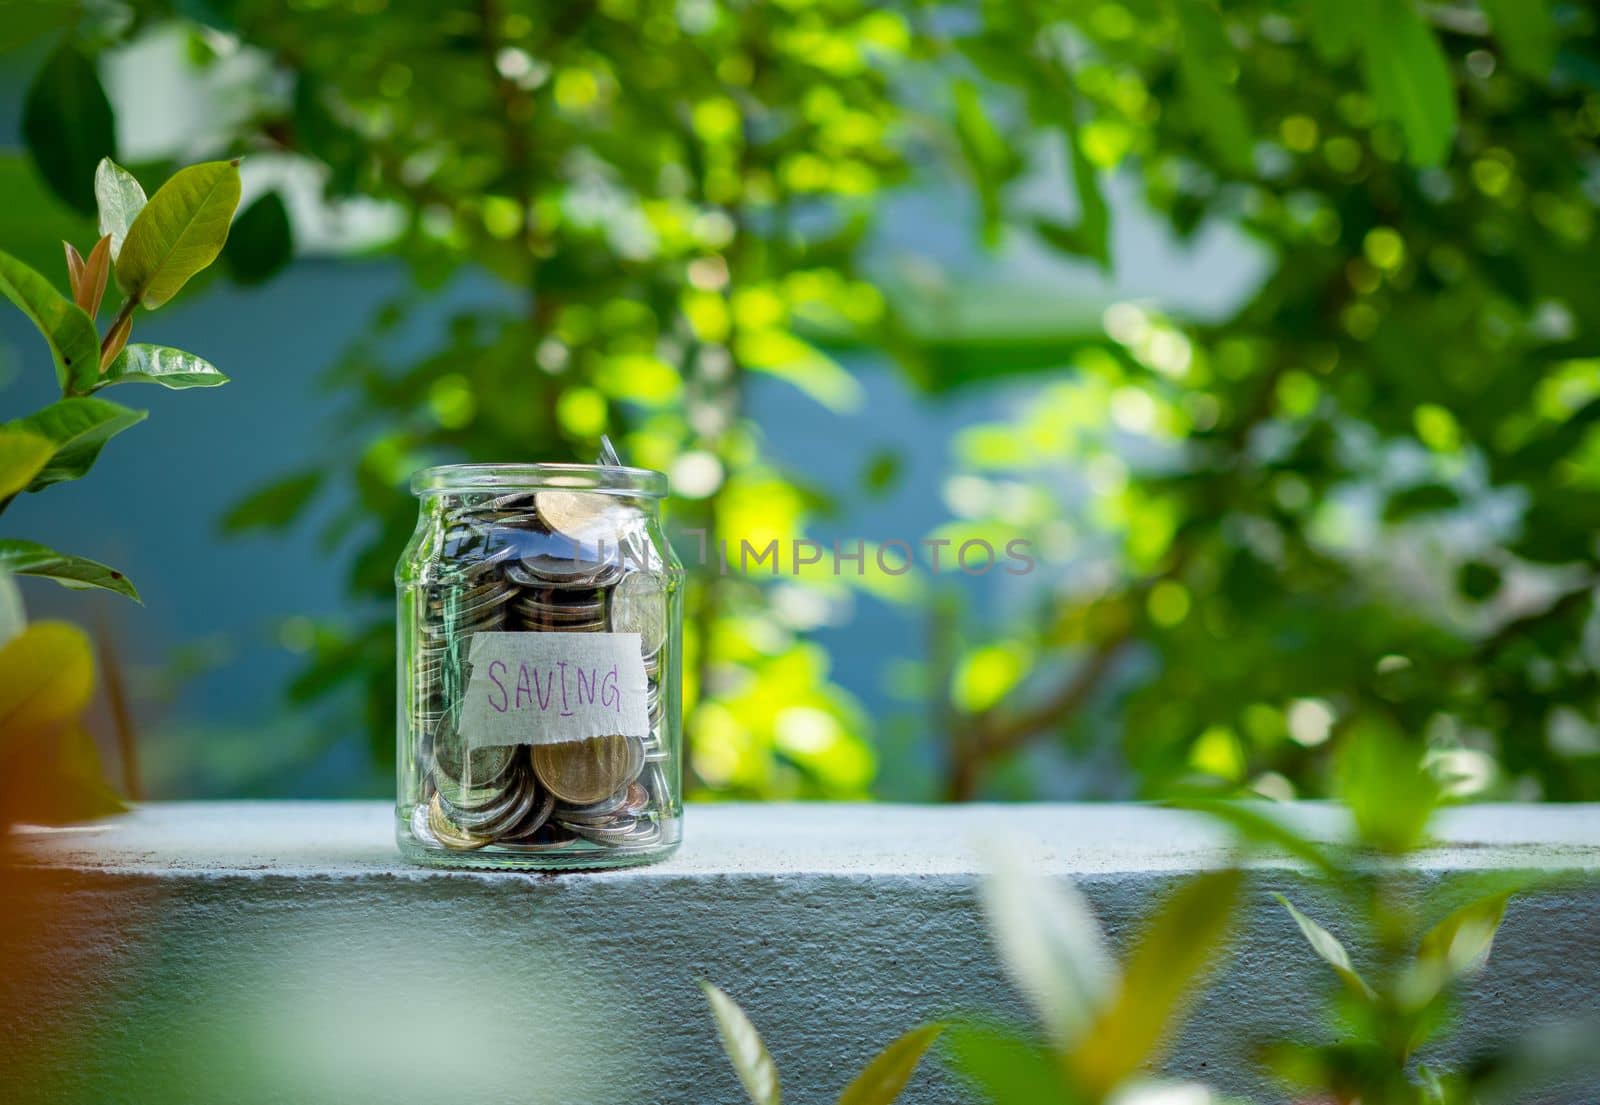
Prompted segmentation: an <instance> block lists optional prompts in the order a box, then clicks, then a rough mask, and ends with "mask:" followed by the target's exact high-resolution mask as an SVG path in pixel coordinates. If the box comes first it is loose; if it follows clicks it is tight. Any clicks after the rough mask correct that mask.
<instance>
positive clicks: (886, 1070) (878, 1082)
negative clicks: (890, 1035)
mask: <svg viewBox="0 0 1600 1105" xmlns="http://www.w3.org/2000/svg"><path fill="white" fill-rule="evenodd" d="M944 1030H945V1026H944V1025H943V1024H942V1023H934V1024H923V1025H918V1026H917V1027H916V1028H913V1029H911V1030H910V1031H909V1032H906V1033H904V1034H903V1035H901V1036H900V1037H899V1038H898V1039H896V1040H895V1041H894V1042H893V1043H891V1044H890V1045H889V1046H888V1047H886V1048H884V1049H883V1050H882V1051H880V1052H878V1054H877V1056H876V1058H874V1059H873V1060H872V1062H870V1063H868V1064H867V1065H866V1066H865V1067H864V1068H862V1071H861V1073H860V1074H858V1075H856V1076H855V1078H854V1079H853V1080H852V1081H851V1083H850V1084H849V1085H848V1086H846V1087H845V1088H844V1092H843V1093H841V1094H840V1095H839V1105H889V1103H890V1102H892V1101H894V1100H895V1099H896V1098H898V1097H899V1096H900V1091H901V1090H903V1089H905V1088H906V1083H907V1082H908V1081H910V1079H911V1075H912V1073H913V1072H914V1071H915V1070H916V1069H917V1064H918V1063H920V1062H921V1061H922V1056H923V1055H924V1054H925V1053H926V1052H927V1050H928V1048H929V1047H931V1046H932V1045H933V1041H935V1040H937V1039H938V1038H939V1034H940V1033H941V1032H943V1031H944Z"/></svg>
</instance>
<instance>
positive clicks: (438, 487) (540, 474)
mask: <svg viewBox="0 0 1600 1105" xmlns="http://www.w3.org/2000/svg"><path fill="white" fill-rule="evenodd" d="M553 489H561V490H570V491H596V492H602V493H608V494H614V495H639V496H644V497H645V498H650V499H661V498H665V497H666V494H667V477H666V476H665V474H663V473H661V472H657V471H654V470H653V469H650V468H628V467H626V466H624V465H617V464H441V465H436V466H434V467H432V468H424V469H422V470H420V471H419V472H417V473H416V475H414V476H412V477H411V493H412V494H414V495H419V496H428V495H443V494H450V493H453V492H461V491H468V492H470V491H545V490H553Z"/></svg>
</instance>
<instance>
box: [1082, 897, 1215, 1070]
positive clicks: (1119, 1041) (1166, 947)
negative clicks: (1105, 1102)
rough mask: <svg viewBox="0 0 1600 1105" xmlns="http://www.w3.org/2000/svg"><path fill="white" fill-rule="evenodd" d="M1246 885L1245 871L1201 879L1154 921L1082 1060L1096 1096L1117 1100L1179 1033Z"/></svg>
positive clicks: (1090, 1036)
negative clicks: (1184, 1010) (1119, 1089)
mask: <svg viewBox="0 0 1600 1105" xmlns="http://www.w3.org/2000/svg"><path fill="white" fill-rule="evenodd" d="M1242 883H1243V875H1242V874H1241V873H1240V872H1239V871H1237V870H1227V871H1213V872H1208V873H1207V874H1204V875H1200V876H1198V877H1196V878H1193V879H1190V880H1189V881H1188V882H1186V883H1184V884H1183V885H1182V886H1180V887H1178V889H1177V890H1175V891H1174V892H1173V893H1172V894H1171V895H1170V896H1169V897H1168V898H1167V900H1166V901H1165V902H1164V903H1162V906H1161V908H1160V909H1159V910H1158V911H1157V912H1156V914H1155V916H1154V917H1152V918H1151V919H1150V921H1149V923H1148V924H1147V925H1146V926H1145V928H1144V931H1143V932H1142V933H1141V934H1140V936H1139V941H1138V943H1137V944H1135V945H1134V948H1133V952H1132V954H1131V955H1130V956H1129V957H1128V961H1127V963H1126V964H1125V965H1124V967H1123V972H1122V986H1121V988H1120V989H1119V990H1118V992H1117V996H1116V999H1115V1000H1114V1001H1113V1002H1112V1003H1111V1005H1110V1007H1108V1008H1107V1009H1106V1011H1105V1013H1104V1015H1103V1016H1101V1017H1100V1019H1099V1020H1097V1021H1096V1022H1095V1024H1094V1027H1093V1028H1092V1029H1090V1031H1089V1032H1088V1034H1087V1035H1086V1036H1084V1038H1083V1042H1082V1043H1081V1044H1079V1045H1078V1047H1077V1049H1076V1052H1075V1054H1074V1057H1073V1058H1074V1066H1075V1067H1076V1068H1077V1070H1078V1072H1079V1074H1080V1076H1081V1078H1082V1080H1083V1083H1084V1085H1085V1086H1086V1087H1088V1088H1089V1089H1090V1090H1091V1091H1092V1092H1094V1093H1098V1094H1107V1093H1110V1092H1111V1090H1113V1089H1114V1088H1115V1087H1116V1086H1117V1085H1118V1084H1119V1083H1120V1082H1122V1080H1123V1079H1125V1078H1127V1077H1128V1076H1129V1075H1130V1074H1132V1073H1133V1072H1134V1071H1136V1070H1138V1069H1139V1067H1140V1066H1141V1065H1143V1064H1144V1063H1145V1062H1146V1061H1148V1060H1149V1059H1150V1057H1151V1056H1152V1055H1153V1054H1154V1052H1155V1050H1156V1048H1157V1046H1158V1045H1159V1044H1160V1043H1161V1042H1162V1040H1163V1039H1164V1038H1165V1037H1166V1036H1167V1035H1168V1034H1169V1033H1170V1032H1171V1030H1172V1027H1173V1021H1174V1020H1175V1017H1176V1014H1177V1013H1178V1011H1179V1009H1180V1007H1181V1005H1182V1003H1183V1001H1184V999H1185V998H1186V997H1188V995H1189V992H1190V990H1191V988H1192V987H1193V986H1194V984H1195V983H1196V982H1197V981H1198V980H1199V978H1200V977H1201V976H1202V975H1203V974H1204V973H1205V971H1206V970H1207V969H1208V968H1209V967H1210V966H1211V964H1212V962H1213V961H1214V960H1215V959H1216V958H1217V956H1218V954H1219V953H1220V952H1221V951H1222V947H1223V945H1224V943H1226V941H1227V939H1228V935H1229V932H1230V931H1231V929H1232V927H1233V918H1234V910H1235V907H1236V906H1237V905H1238V901H1239V890H1240V886H1241V885H1242Z"/></svg>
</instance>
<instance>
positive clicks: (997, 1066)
mask: <svg viewBox="0 0 1600 1105" xmlns="http://www.w3.org/2000/svg"><path fill="white" fill-rule="evenodd" d="M945 1047H946V1049H947V1050H948V1051H949V1053H950V1061H951V1065H952V1066H953V1067H955V1069H956V1071H957V1073H959V1074H960V1075H961V1076H962V1077H963V1078H964V1079H965V1080H966V1081H967V1082H969V1083H970V1084H971V1085H972V1086H973V1088H974V1089H976V1090H977V1091H978V1093H979V1094H980V1095H981V1096H982V1097H983V1099H984V1100H986V1101H989V1102H992V1103H993V1105H1056V1103H1061V1105H1071V1103H1072V1102H1075V1101H1077V1100H1078V1098H1077V1095H1076V1094H1074V1093H1073V1092H1072V1090H1071V1088H1070V1087H1069V1086H1068V1085H1067V1082H1066V1079H1065V1078H1064V1077H1063V1073H1062V1069H1061V1065H1060V1064H1059V1063H1058V1062H1056V1060H1055V1058H1054V1057H1053V1056H1052V1055H1050V1054H1049V1053H1048V1052H1046V1051H1045V1050H1044V1049H1043V1048H1040V1047H1038V1046H1037V1045H1035V1044H1033V1043H1032V1042H1030V1041H1028V1040H1025V1039H1023V1038H1022V1037H1020V1036H1017V1035H1015V1034H1013V1033H1011V1032H1009V1031H1006V1030H1005V1029H1000V1028H992V1027H989V1026H986V1025H971V1024H955V1025H951V1026H950V1028H949V1029H948V1030H947V1032H946V1033H945Z"/></svg>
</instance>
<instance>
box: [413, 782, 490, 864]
mask: <svg viewBox="0 0 1600 1105" xmlns="http://www.w3.org/2000/svg"><path fill="white" fill-rule="evenodd" d="M428 829H429V830H430V831H431V832H432V833H433V836H434V839H436V840H437V841H438V842H439V843H440V844H443V845H444V846H445V847H446V848H449V849H450V850H451V851H453V852H470V851H473V850H474V849H477V848H482V847H483V846H484V845H485V844H488V843H489V842H490V841H491V840H493V839H494V838H493V837H488V836H479V835H478V834H477V833H469V832H467V831H466V830H465V829H463V828H461V827H459V826H458V825H456V823H455V822H453V821H451V820H450V817H449V815H448V814H446V813H445V812H444V807H442V806H441V805H440V804H439V796H438V795H437V794H435V795H434V796H433V798H432V799H431V800H430V801H429V802H428Z"/></svg>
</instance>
